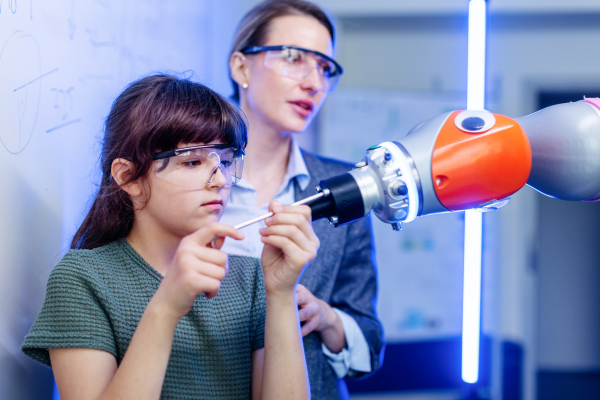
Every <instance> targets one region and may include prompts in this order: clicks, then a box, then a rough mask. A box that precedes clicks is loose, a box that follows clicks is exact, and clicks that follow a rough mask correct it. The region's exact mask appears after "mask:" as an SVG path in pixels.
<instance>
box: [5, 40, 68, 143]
mask: <svg viewBox="0 0 600 400" xmlns="http://www.w3.org/2000/svg"><path fill="white" fill-rule="evenodd" d="M55 71H56V70H54V71H50V72H48V73H46V74H42V60H41V54H40V49H39V47H38V44H37V41H36V40H35V38H34V37H33V36H31V35H28V34H26V33H24V32H23V31H16V32H14V33H13V34H12V35H11V36H10V37H9V38H8V41H7V42H6V43H5V44H4V46H3V48H2V50H1V51H0V77H2V79H0V104H2V105H3V107H2V108H0V121H2V124H3V127H2V130H1V131H0V142H1V143H2V146H4V148H5V149H6V150H7V151H8V152H9V153H11V154H18V153H20V152H22V151H23V150H24V149H25V148H26V147H27V144H29V141H30V140H31V136H32V135H33V131H34V129H35V125H36V123H37V118H38V113H39V110H40V102H41V97H42V82H41V81H42V78H43V77H45V76H47V75H48V74H50V73H52V72H55Z"/></svg>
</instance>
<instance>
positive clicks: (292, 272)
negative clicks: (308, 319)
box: [260, 201, 320, 294]
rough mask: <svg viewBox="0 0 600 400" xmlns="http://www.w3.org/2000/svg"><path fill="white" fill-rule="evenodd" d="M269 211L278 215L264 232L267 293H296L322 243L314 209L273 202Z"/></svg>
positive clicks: (263, 256)
mask: <svg viewBox="0 0 600 400" xmlns="http://www.w3.org/2000/svg"><path fill="white" fill-rule="evenodd" d="M269 211H272V212H273V213H274V214H275V215H273V216H272V217H270V218H267V220H266V221H265V223H266V225H267V227H266V228H263V229H261V230H260V234H261V236H262V237H261V240H262V242H263V243H264V244H265V247H264V249H263V252H262V256H261V263H262V267H263V271H264V275H265V289H266V291H267V294H288V293H294V288H295V285H296V282H297V281H298V277H299V276H300V273H301V272H302V269H303V268H304V267H305V266H306V264H307V263H308V262H309V261H311V260H312V259H314V258H315V256H316V255H317V250H318V248H319V244H320V243H319V238H318V237H317V235H315V232H314V231H313V229H312V224H311V209H310V207H308V206H282V205H281V204H279V202H278V201H272V202H271V204H269Z"/></svg>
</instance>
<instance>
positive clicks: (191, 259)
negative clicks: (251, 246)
mask: <svg viewBox="0 0 600 400" xmlns="http://www.w3.org/2000/svg"><path fill="white" fill-rule="evenodd" d="M215 236H219V237H220V238H224V237H226V236H229V237H231V238H233V239H237V240H241V239H243V238H244V235H243V234H242V233H241V232H239V231H237V230H236V229H234V228H233V227H232V226H229V225H225V224H220V223H217V222H212V223H210V224H208V225H206V226H205V227H203V228H200V229H198V230H197V231H196V232H194V233H192V234H191V235H188V236H186V237H184V238H183V239H182V240H181V242H180V243H179V246H178V247H177V250H176V252H175V256H174V257H173V261H172V262H171V265H170V267H169V270H168V272H167V274H166V275H165V277H164V278H163V280H162V282H161V284H160V286H159V288H158V290H157V291H156V294H155V296H154V297H155V298H156V299H157V300H160V302H161V304H162V305H163V306H166V307H167V311H168V312H169V313H170V314H172V315H173V316H174V317H176V318H178V319H179V318H181V317H183V316H184V315H186V314H187V313H188V312H189V311H190V309H191V308H192V305H193V304H194V301H195V300H196V298H197V297H198V295H199V294H200V293H204V294H205V295H206V297H208V298H209V299H210V298H213V297H215V296H216V295H217V293H218V292H219V289H220V287H221V281H222V280H223V278H225V275H226V274H227V268H228V264H227V254H225V253H223V252H222V251H220V250H218V249H213V248H211V247H210V243H211V241H212V240H213V238H214V237H215ZM217 244H218V248H220V247H221V245H222V244H223V239H221V240H219V241H218V242H217Z"/></svg>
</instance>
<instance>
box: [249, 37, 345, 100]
mask: <svg viewBox="0 0 600 400" xmlns="http://www.w3.org/2000/svg"><path fill="white" fill-rule="evenodd" d="M262 52H265V67H267V68H269V69H272V70H274V71H276V72H277V73H278V74H279V75H282V76H286V77H288V78H292V79H294V80H296V81H302V80H304V79H306V78H308V76H309V75H310V74H311V73H312V71H313V70H314V69H316V70H317V72H318V74H319V80H320V82H321V89H323V90H324V91H326V92H333V91H334V90H335V88H336V87H337V84H338V82H339V80H340V77H341V76H342V74H343V73H344V69H343V68H342V66H341V65H340V64H338V63H337V62H336V61H335V60H334V59H333V58H331V57H329V56H327V55H325V54H323V53H319V52H318V51H314V50H309V49H304V48H302V47H296V46H254V47H249V48H247V49H244V50H242V51H241V53H242V54H256V53H262Z"/></svg>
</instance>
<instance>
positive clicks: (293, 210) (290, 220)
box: [265, 206, 319, 244]
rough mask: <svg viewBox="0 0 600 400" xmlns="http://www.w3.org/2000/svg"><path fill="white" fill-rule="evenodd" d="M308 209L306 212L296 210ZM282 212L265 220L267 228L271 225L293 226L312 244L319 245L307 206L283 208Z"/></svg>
mask: <svg viewBox="0 0 600 400" xmlns="http://www.w3.org/2000/svg"><path fill="white" fill-rule="evenodd" d="M304 208H306V209H308V211H303V210H298V209H304ZM283 209H284V210H283V211H281V212H278V213H275V215H274V216H272V217H270V218H268V219H267V220H265V224H266V225H267V226H272V225H295V226H297V227H298V229H300V230H301V231H302V232H303V233H304V235H305V236H306V237H307V238H308V239H309V240H310V241H311V242H313V243H317V244H318V243H319V238H318V237H317V235H316V234H315V232H314V230H313V228H312V224H311V222H310V208H309V207H308V206H285V207H283Z"/></svg>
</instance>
